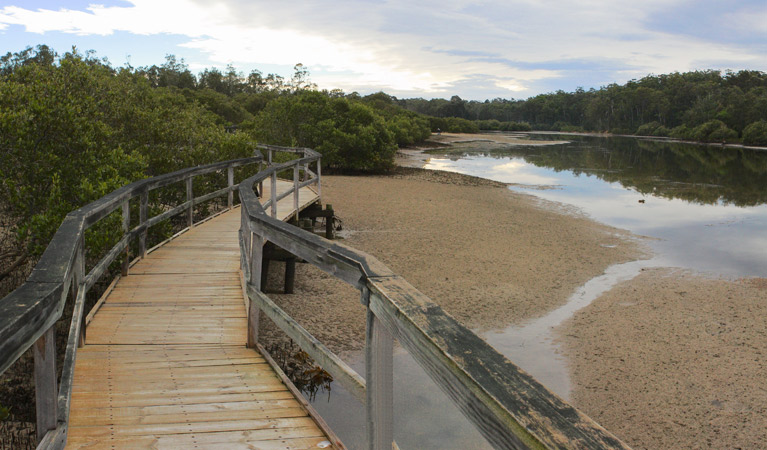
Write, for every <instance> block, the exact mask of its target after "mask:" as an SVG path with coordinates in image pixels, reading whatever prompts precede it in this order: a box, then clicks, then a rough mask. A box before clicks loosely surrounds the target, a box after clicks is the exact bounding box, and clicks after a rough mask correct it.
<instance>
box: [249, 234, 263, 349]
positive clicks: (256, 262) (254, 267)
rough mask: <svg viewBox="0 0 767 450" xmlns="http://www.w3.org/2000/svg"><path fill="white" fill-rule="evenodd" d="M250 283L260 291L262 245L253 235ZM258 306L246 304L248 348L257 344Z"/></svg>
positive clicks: (251, 301)
mask: <svg viewBox="0 0 767 450" xmlns="http://www.w3.org/2000/svg"><path fill="white" fill-rule="evenodd" d="M250 241H251V247H250V282H251V283H252V284H253V285H254V286H256V288H257V289H261V264H262V261H263V253H264V245H263V240H262V239H261V236H259V235H257V234H255V233H253V234H252V235H251V237H250ZM260 313H261V310H260V309H259V307H258V305H257V304H256V303H255V302H254V301H253V300H252V299H251V300H250V301H249V302H248V344H247V345H248V348H255V347H256V345H257V344H258V320H259V316H260V315H261V314H260Z"/></svg>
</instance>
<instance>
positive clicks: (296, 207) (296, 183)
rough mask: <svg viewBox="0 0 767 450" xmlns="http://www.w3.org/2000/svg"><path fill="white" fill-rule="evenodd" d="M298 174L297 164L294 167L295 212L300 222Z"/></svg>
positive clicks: (296, 218)
mask: <svg viewBox="0 0 767 450" xmlns="http://www.w3.org/2000/svg"><path fill="white" fill-rule="evenodd" d="M298 174H299V164H296V165H295V166H293V211H295V212H296V217H295V220H296V221H298Z"/></svg>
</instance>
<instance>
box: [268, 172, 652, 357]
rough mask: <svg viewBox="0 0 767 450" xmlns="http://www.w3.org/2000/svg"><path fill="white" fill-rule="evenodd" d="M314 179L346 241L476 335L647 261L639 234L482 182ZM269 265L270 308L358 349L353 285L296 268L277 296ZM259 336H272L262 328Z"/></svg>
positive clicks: (338, 346) (360, 317) (413, 176)
mask: <svg viewBox="0 0 767 450" xmlns="http://www.w3.org/2000/svg"><path fill="white" fill-rule="evenodd" d="M323 181H324V183H323V197H324V199H325V202H326V203H330V204H333V206H334V209H335V210H336V213H337V214H338V215H339V216H340V217H341V219H342V220H343V227H344V234H345V235H346V236H347V238H346V239H344V240H343V243H344V244H346V245H350V246H352V247H354V248H356V249H359V250H361V251H364V252H366V253H369V254H371V255H372V256H374V257H376V258H377V259H379V260H380V261H381V262H382V263H383V264H385V265H387V266H388V267H389V268H390V269H391V270H393V271H394V272H395V273H397V274H399V275H402V276H403V277H404V278H405V279H407V280H408V282H410V283H411V284H413V285H414V286H415V287H416V288H418V289H419V290H420V291H422V292H423V293H424V294H426V295H427V296H428V297H429V298H430V299H431V300H432V301H434V302H435V303H437V304H439V305H440V306H442V307H443V309H444V310H445V311H447V312H448V313H449V314H451V315H453V316H454V317H455V318H456V319H457V320H459V321H460V322H462V323H463V324H464V325H466V326H467V327H469V328H471V329H474V330H475V331H488V330H499V329H504V328H506V327H508V326H510V325H514V324H521V323H523V322H524V321H526V320H529V319H532V318H535V317H539V316H542V315H544V314H545V313H546V312H547V311H550V310H551V309H554V308H556V307H558V306H561V305H563V304H564V303H565V302H566V301H567V299H568V298H569V296H570V295H571V294H572V292H573V291H574V290H575V289H576V288H578V287H579V286H581V285H583V284H584V283H585V282H586V281H588V280H590V279H592V278H594V277H596V276H599V275H601V274H602V273H603V272H604V270H605V269H606V268H607V267H609V266H611V265H613V264H616V263H621V262H627V261H632V260H635V259H639V258H643V257H645V256H646V251H645V250H644V247H643V244H641V238H640V237H636V236H633V235H630V234H629V233H627V232H624V231H622V230H619V229H617V228H612V227H609V226H606V225H602V224H598V223H596V222H594V221H593V220H591V219H589V218H587V217H584V216H582V215H579V214H577V212H574V211H573V210H572V209H571V208H568V207H567V206H566V205H561V204H557V203H553V202H546V201H543V200H541V199H539V198H537V197H534V196H532V195H529V194H522V193H516V192H513V191H511V190H509V189H508V188H507V187H506V186H507V185H506V184H504V183H499V182H495V181H491V180H486V179H483V178H478V177H471V176H466V175H461V174H457V173H450V172H442V171H433V170H427V169H414V168H401V169H398V170H396V171H395V173H393V174H390V175H385V176H356V177H351V176H326V177H323ZM468 217H472V218H473V220H466V219H467V218H468ZM498 243H502V245H498ZM273 267H275V269H274V270H270V277H269V281H268V284H267V291H268V293H269V295H270V297H272V298H273V299H274V301H275V302H276V303H277V304H278V305H281V306H282V307H283V308H284V309H285V310H286V311H287V312H289V313H290V314H291V315H293V314H295V316H294V317H295V318H296V319H297V320H298V322H299V323H301V324H302V325H303V326H304V327H305V328H307V329H308V330H309V331H310V332H311V333H312V334H314V335H315V336H316V337H317V338H318V339H319V340H320V341H321V342H323V343H324V344H325V345H327V346H328V347H329V348H331V350H333V351H337V352H353V351H356V350H359V349H361V348H363V344H364V324H365V320H364V308H363V307H362V306H361V305H360V304H359V293H358V292H357V291H356V290H354V289H353V288H351V287H349V286H346V285H345V284H344V283H343V282H340V281H338V280H335V279H334V278H332V277H330V276H328V275H325V274H324V273H322V272H321V271H319V270H318V269H315V268H313V267H310V266H309V265H307V264H301V265H298V267H297V276H296V294H293V295H284V294H281V293H279V287H280V283H281V280H282V273H281V271H282V265H281V264H279V263H277V264H274V265H273ZM335 313H340V314H341V316H342V317H341V318H338V317H335V316H334V314H335ZM271 328H273V327H271ZM262 329H263V330H265V333H266V335H267V336H269V337H270V339H271V338H273V336H272V330H271V329H270V324H268V323H266V322H262Z"/></svg>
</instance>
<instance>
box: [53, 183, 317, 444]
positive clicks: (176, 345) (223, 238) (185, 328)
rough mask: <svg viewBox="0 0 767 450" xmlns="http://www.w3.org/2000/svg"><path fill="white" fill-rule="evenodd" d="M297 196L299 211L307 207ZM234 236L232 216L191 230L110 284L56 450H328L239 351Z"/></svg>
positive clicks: (236, 221)
mask: <svg viewBox="0 0 767 450" xmlns="http://www.w3.org/2000/svg"><path fill="white" fill-rule="evenodd" d="M267 185H268V183H267ZM303 190H304V189H302V191H303ZM305 190H306V191H308V192H302V196H301V206H305V205H307V204H310V203H312V202H314V201H315V200H316V199H317V196H316V194H315V193H314V192H313V191H311V190H310V189H309V188H305ZM264 198H269V197H268V192H267V193H266V195H265V196H264ZM285 203H287V206H284V204H285ZM292 205H293V198H292V196H291V197H288V198H286V199H284V200H283V201H281V202H280V205H279V207H278V212H279V213H280V214H281V215H280V217H282V218H285V217H286V216H289V215H292V213H293V208H292ZM239 226H240V211H239V209H235V210H233V211H230V212H227V213H225V214H222V215H220V216H218V217H216V218H214V219H212V220H210V221H208V222H205V223H203V224H200V225H198V226H195V227H194V228H193V229H191V230H190V231H188V232H186V233H184V234H182V235H180V236H179V237H177V238H176V239H174V240H172V241H170V242H169V243H167V244H166V245H164V246H162V247H160V248H158V249H157V250H155V251H154V252H152V253H150V254H148V255H147V257H146V258H145V259H143V260H141V261H139V262H138V263H137V264H136V265H134V266H133V267H132V268H131V270H130V275H129V276H127V277H124V278H122V279H120V280H119V282H118V283H117V284H116V286H115V288H114V290H113V291H112V292H111V293H110V294H109V296H108V297H107V299H106V301H105V302H104V304H103V305H102V306H101V308H100V309H99V310H98V312H97V313H96V315H95V316H94V318H93V320H92V321H91V322H90V324H89V326H88V328H87V337H86V345H85V347H83V348H81V349H80V350H79V351H78V356H77V362H76V365H75V379H74V386H73V392H72V407H71V416H70V427H69V434H68V439H67V448H89V449H91V448H94V449H96V448H110V449H111V448H222V449H236V448H259V449H303V448H306V449H308V448H326V447H330V445H329V442H328V441H329V438H328V437H327V436H326V435H325V434H324V433H323V432H322V431H321V430H320V428H319V427H318V426H317V425H316V423H315V422H314V420H313V419H312V418H311V417H309V415H308V413H307V411H306V409H305V408H304V407H303V406H302V405H301V403H300V402H299V401H298V400H297V399H296V398H295V397H294V396H293V395H292V394H291V392H290V391H289V390H288V388H287V387H286V386H285V385H284V384H283V383H282V381H281V380H280V378H279V377H278V375H277V374H276V373H275V372H274V371H273V370H272V368H271V366H270V365H269V364H268V363H267V362H266V361H265V359H264V358H263V357H262V356H261V355H260V354H259V353H258V352H257V351H255V350H252V349H248V348H245V343H246V342H247V336H246V333H247V324H246V311H245V303H244V299H243V291H242V286H241V283H240V274H239V270H240V268H239V261H240V253H239V248H238V235H237V230H238V229H239Z"/></svg>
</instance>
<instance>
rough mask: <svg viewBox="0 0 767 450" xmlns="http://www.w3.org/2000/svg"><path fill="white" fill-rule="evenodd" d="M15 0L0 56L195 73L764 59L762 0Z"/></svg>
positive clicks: (7, 5)
mask: <svg viewBox="0 0 767 450" xmlns="http://www.w3.org/2000/svg"><path fill="white" fill-rule="evenodd" d="M361 3H362V4H361ZM20 4H21V2H19V1H3V2H0V37H2V41H1V42H2V45H1V46H0V52H1V53H2V54H6V53H8V52H19V51H22V50H24V48H26V47H35V46H37V45H40V44H45V45H48V46H49V47H50V48H51V49H53V50H54V51H56V52H57V53H59V54H63V53H65V52H67V51H70V50H71V48H72V46H76V47H77V49H78V50H79V51H80V52H85V51H88V50H94V51H95V56H96V57H98V58H104V57H105V58H107V59H108V60H109V62H110V63H111V65H112V66H113V67H123V66H126V65H129V66H131V67H143V66H152V65H158V66H159V65H162V64H163V63H164V62H165V57H166V56H167V55H175V56H176V58H177V59H178V60H181V59H183V60H184V61H185V63H186V64H187V65H188V66H189V69H190V71H192V73H194V74H195V75H197V74H199V72H201V71H202V70H204V69H206V68H207V69H210V68H216V69H218V70H221V71H222V72H225V70H226V66H227V65H229V64H231V65H232V66H233V67H235V68H236V69H237V70H238V72H241V73H242V74H243V75H246V76H247V74H248V73H250V72H251V71H252V70H254V69H257V70H260V71H261V72H262V73H264V74H268V73H275V74H278V75H281V76H283V77H284V78H286V79H289V78H290V76H291V75H292V74H293V66H294V65H295V64H298V63H302V64H303V65H304V66H305V67H306V68H307V69H308V70H309V72H310V78H311V81H312V82H314V83H316V84H317V86H318V88H319V89H326V90H332V89H341V90H343V91H344V92H345V93H352V92H358V93H360V94H361V95H368V94H372V93H375V92H381V91H382V92H385V93H387V94H389V95H393V96H395V97H397V98H424V99H432V98H445V99H449V98H450V97H452V96H454V95H457V96H459V97H460V98H462V99H464V100H475V101H484V100H492V99H495V98H503V99H514V100H526V99H528V98H530V97H533V96H535V95H539V94H546V93H552V92H556V91H560V90H561V91H565V92H573V91H575V90H576V89H578V88H582V89H584V90H586V91H588V90H590V89H597V90H598V89H600V88H602V87H605V86H607V85H609V84H613V83H615V84H625V83H626V82H628V81H630V80H637V79H641V78H643V77H646V76H648V75H661V74H668V73H674V72H680V73H684V72H690V71H703V70H714V71H720V72H725V71H727V70H731V71H733V72H738V71H740V70H756V71H761V72H764V71H767V58H765V57H764V56H765V55H767V4H763V2H758V1H742V2H738V3H737V4H736V5H721V4H719V3H718V2H715V1H704V2H692V1H686V0H677V1H672V2H668V1H664V2H660V1H650V2H646V3H645V4H642V5H623V4H618V3H616V2H610V1H596V0H595V1H589V0H581V1H579V2H576V3H572V2H568V3H564V2H556V3H548V4H546V5H537V4H529V3H526V2H521V1H517V2H513V3H508V2H483V3H481V4H477V3H472V2H466V1H453V2H450V3H447V4H442V3H440V4H437V3H436V2H421V3H419V4H417V5H411V4H406V3H404V2H401V1H400V0H384V1H366V2H344V3H342V4H338V3H335V4H334V5H335V7H333V8H326V7H323V6H322V5H318V4H316V3H308V2H307V3H301V4H298V5H296V4H295V3H291V4H290V5H268V6H266V4H265V3H253V2H245V1H243V0H222V1H218V2H215V3H210V2H202V1H201V0H172V1H168V2H150V1H148V0H104V1H100V2H98V4H96V3H92V2H88V1H87V0H85V1H84V0H68V1H64V2H53V1H49V0H27V1H25V2H24V6H20ZM296 11H301V13H300V14H296ZM261 42H267V43H268V44H267V45H259V43H261Z"/></svg>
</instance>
